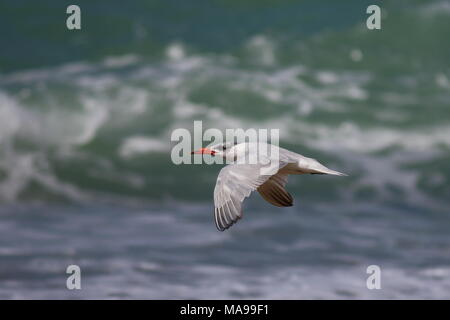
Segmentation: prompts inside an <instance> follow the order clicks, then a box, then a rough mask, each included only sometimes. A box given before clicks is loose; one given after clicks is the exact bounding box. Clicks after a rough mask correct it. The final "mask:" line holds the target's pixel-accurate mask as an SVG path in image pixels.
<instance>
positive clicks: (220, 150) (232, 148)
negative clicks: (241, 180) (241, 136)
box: [191, 142, 240, 162]
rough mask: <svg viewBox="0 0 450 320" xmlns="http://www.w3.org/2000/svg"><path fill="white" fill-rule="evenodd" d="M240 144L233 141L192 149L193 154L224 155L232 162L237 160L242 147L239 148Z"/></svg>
mask: <svg viewBox="0 0 450 320" xmlns="http://www.w3.org/2000/svg"><path fill="white" fill-rule="evenodd" d="M238 146H239V145H236V144H235V143H233V142H225V143H218V144H215V145H212V146H210V147H207V148H200V149H199V150H197V151H192V152H191V154H210V155H212V156H219V157H223V158H224V159H225V160H226V161H229V162H232V161H236V160H237V158H238V156H239V154H240V148H237V147H238Z"/></svg>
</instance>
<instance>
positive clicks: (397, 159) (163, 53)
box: [0, 0, 450, 299]
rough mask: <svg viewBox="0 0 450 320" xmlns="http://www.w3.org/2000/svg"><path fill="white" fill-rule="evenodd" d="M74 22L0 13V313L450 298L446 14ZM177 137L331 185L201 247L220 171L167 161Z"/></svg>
mask: <svg viewBox="0 0 450 320" xmlns="http://www.w3.org/2000/svg"><path fill="white" fill-rule="evenodd" d="M78 4H79V6H80V7H81V12H82V29H81V30H78V31H69V30H67V29H66V27H65V19H66V17H67V15H66V13H65V10H66V7H67V5H68V3H56V2H55V1H50V0H47V1H39V2H36V3H32V2H29V1H14V2H12V1H10V2H8V3H2V4H0V17H1V19H0V35H1V37H0V41H1V50H0V298H2V299H20V298H24V299H35V298H39V299H50V298H53V299H92V298H97V299H118V298H125V299H129V298H136V299H184V298H192V299H203V298H208V299H220V298H225V299H226V298H234V299H249V298H258V299H269V298H271V299H437V298H450V209H449V206H450V200H449V194H450V109H449V108H450V67H449V61H450V42H449V41H448V35H449V34H450V4H449V2H448V1H445V0H428V1H418V0H408V1H406V0H396V1H382V2H380V1H360V0H353V1H345V3H341V2H338V1H331V0H325V1H287V0H286V1H269V0H267V1H260V0H258V1H256V0H245V1H237V0H236V1H234V0H230V1H225V0H220V1H219V0H216V1H212V0H208V1H206V0H204V1H144V0H142V1H132V2H131V1H130V2H127V3H121V2H119V1H114V2H113V1H95V3H93V2H92V1H78ZM369 4H378V5H380V6H381V8H382V16H383V19H382V29H381V30H375V31H370V30H368V29H367V28H366V24H365V21H366V18H367V16H368V15H367V14H366V13H365V12H366V8H367V6H368V5H369ZM195 120H201V121H203V127H204V129H207V128H220V129H225V128H245V129H247V128H263V129H270V128H273V129H280V145H281V146H282V147H285V148H287V149H290V150H293V151H296V152H298V153H301V154H303V155H305V156H309V157H314V158H317V159H319V160H320V161H321V162H322V163H324V164H325V165H327V166H328V167H330V168H333V169H336V170H338V171H342V172H345V173H347V174H349V177H328V176H316V175H314V176H294V177H291V178H290V181H289V184H288V190H289V191H290V193H291V194H292V195H293V196H294V201H295V205H294V206H293V207H290V208H276V207H272V206H271V205H269V204H267V203H265V202H264V201H263V200H262V198H261V197H260V196H259V195H258V194H255V195H252V196H251V197H250V198H249V199H247V200H246V201H245V205H244V218H243V219H242V220H241V221H239V223H237V224H236V225H234V226H233V227H232V228H230V229H229V230H227V231H225V232H219V231H217V230H216V228H215V226H214V219H213V197H212V193H213V188H214V185H215V180H216V177H217V174H218V172H219V170H220V167H221V166H219V165H178V166H177V165H175V164H173V163H172V162H171V159H170V152H171V148H172V147H173V145H174V143H173V142H171V141H170V135H171V133H172V131H173V130H174V129H177V128H187V129H189V130H192V128H193V122H194V121H195ZM71 264H76V265H78V266H80V268H81V271H82V280H81V285H82V289H81V290H68V289H67V288H66V279H67V276H68V275H67V274H66V268H67V266H68V265H71ZM369 265H377V266H379V267H380V268H381V286H382V288H381V289H380V290H369V289H367V287H366V279H367V278H368V276H369V275H368V274H367V273H366V269H367V267H368V266H369Z"/></svg>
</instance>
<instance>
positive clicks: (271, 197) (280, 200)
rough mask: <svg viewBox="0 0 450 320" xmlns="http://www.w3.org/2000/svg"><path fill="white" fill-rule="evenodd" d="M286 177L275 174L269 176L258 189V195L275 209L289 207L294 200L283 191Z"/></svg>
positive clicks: (281, 174) (285, 175)
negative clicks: (275, 207)
mask: <svg viewBox="0 0 450 320" xmlns="http://www.w3.org/2000/svg"><path fill="white" fill-rule="evenodd" d="M287 179H288V175H287V174H283V173H280V172H279V173H277V174H274V175H273V176H271V177H270V178H269V179H268V180H267V181H266V182H264V183H263V184H262V185H261V186H259V188H258V192H259V194H260V195H261V196H262V197H263V198H264V200H266V201H267V202H269V203H271V204H273V205H274V206H277V207H291V206H292V204H293V202H294V199H293V198H292V196H291V195H290V193H289V192H287V190H286V189H285V186H286V183H287Z"/></svg>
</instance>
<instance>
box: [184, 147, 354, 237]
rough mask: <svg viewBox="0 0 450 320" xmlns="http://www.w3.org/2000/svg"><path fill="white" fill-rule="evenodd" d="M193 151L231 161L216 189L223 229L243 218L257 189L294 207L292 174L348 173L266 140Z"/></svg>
mask: <svg viewBox="0 0 450 320" xmlns="http://www.w3.org/2000/svg"><path fill="white" fill-rule="evenodd" d="M191 154H209V155H212V156H218V157H223V158H224V159H225V160H226V162H227V163H229V165H227V166H225V167H223V168H222V170H221V171H220V173H219V176H218V177H217V182H216V186H215V188H214V219H215V223H216V227H217V229H218V230H220V231H224V230H226V229H228V228H229V227H231V226H232V225H233V224H235V223H236V222H237V221H238V220H239V219H241V218H242V202H243V201H244V199H245V198H247V197H248V196H250V194H251V193H252V192H253V191H255V190H257V191H258V192H259V194H260V195H261V196H262V197H263V198H264V199H265V200H266V201H267V202H269V203H271V204H272V205H274V206H277V207H290V206H292V204H293V198H292V196H291V195H290V194H289V192H287V190H286V188H285V186H286V183H287V180H288V175H290V174H308V173H309V174H330V175H336V176H346V174H345V173H341V172H338V171H334V170H331V169H328V168H327V167H325V166H324V165H322V164H320V163H319V162H318V161H317V160H315V159H312V158H308V157H304V156H302V155H300V154H298V153H295V152H292V151H289V150H286V149H283V148H280V147H278V146H275V145H271V144H266V143H258V142H244V143H239V144H235V143H232V142H228V143H220V144H216V145H213V146H210V147H207V148H201V149H199V150H197V151H193V152H191ZM255 159H256V161H255Z"/></svg>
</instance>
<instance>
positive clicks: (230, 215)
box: [214, 162, 292, 231]
mask: <svg viewBox="0 0 450 320" xmlns="http://www.w3.org/2000/svg"><path fill="white" fill-rule="evenodd" d="M286 164H287V163H284V162H280V163H279V164H278V166H279V168H282V167H284V166H285V165H286ZM261 168H262V165H258V164H230V165H228V166H226V167H224V168H222V170H221V171H220V173H219V176H218V177H217V182H216V187H215V188H214V207H215V208H214V218H215V222H216V226H217V229H219V230H220V231H224V230H225V229H228V228H229V227H230V226H232V225H233V224H234V223H235V222H236V221H237V220H239V219H240V218H241V217H242V202H243V201H244V199H245V198H247V197H248V196H250V194H251V193H252V191H254V190H256V189H258V188H259V187H260V186H261V185H263V184H264V183H265V182H266V181H268V180H269V179H270V178H271V177H272V175H263V174H261ZM283 199H284V198H283ZM291 199H292V198H291ZM284 201H286V199H284ZM269 202H270V201H269Z"/></svg>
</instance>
